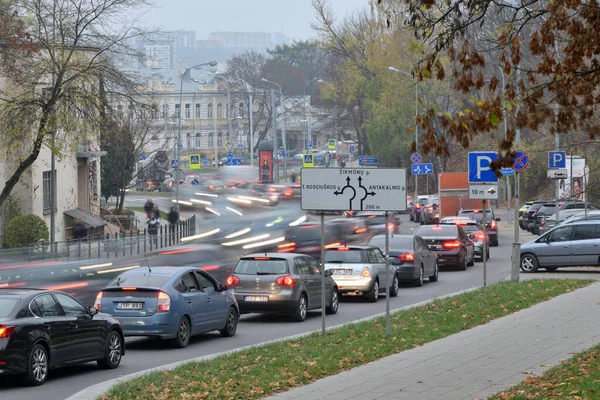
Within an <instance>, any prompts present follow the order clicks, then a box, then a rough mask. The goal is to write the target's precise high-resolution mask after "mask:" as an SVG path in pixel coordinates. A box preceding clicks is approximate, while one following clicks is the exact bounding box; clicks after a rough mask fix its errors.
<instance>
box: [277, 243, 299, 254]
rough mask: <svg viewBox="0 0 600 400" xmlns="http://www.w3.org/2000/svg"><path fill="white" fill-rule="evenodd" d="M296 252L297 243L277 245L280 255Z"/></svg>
mask: <svg viewBox="0 0 600 400" xmlns="http://www.w3.org/2000/svg"><path fill="white" fill-rule="evenodd" d="M294 251H296V243H295V242H290V243H281V244H279V245H277V252H278V253H293V252H294Z"/></svg>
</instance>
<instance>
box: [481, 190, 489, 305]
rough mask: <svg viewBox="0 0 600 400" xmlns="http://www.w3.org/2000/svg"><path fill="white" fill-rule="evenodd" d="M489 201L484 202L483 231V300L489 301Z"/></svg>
mask: <svg viewBox="0 0 600 400" xmlns="http://www.w3.org/2000/svg"><path fill="white" fill-rule="evenodd" d="M486 203H487V201H485V200H483V201H482V204H483V229H484V230H485V240H484V241H483V300H487V252H488V232H487V215H486V214H487V209H486Z"/></svg>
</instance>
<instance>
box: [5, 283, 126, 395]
mask: <svg viewBox="0 0 600 400" xmlns="http://www.w3.org/2000/svg"><path fill="white" fill-rule="evenodd" d="M124 354H125V346H124V339H123V332H122V331H121V327H120V325H119V323H118V322H117V321H116V320H115V319H114V318H113V317H111V316H110V315H108V314H102V313H99V312H98V310H97V309H95V308H94V307H89V308H88V307H85V306H84V305H83V304H81V303H80V302H79V301H78V300H76V299H75V298H73V297H71V296H69V295H68V294H66V293H64V292H59V291H56V290H43V289H28V288H10V289H0V372H2V373H10V374H13V373H14V374H21V375H24V378H25V381H26V382H27V383H28V384H30V385H34V386H37V385H41V384H42V383H44V381H45V380H46V378H47V377H48V371H49V370H50V369H52V368H57V367H63V366H67V365H74V364H83V363H87V362H90V361H96V362H98V365H99V366H100V367H101V368H105V369H113V368H117V367H118V366H119V364H120V363H121V357H122V356H123V355H124Z"/></svg>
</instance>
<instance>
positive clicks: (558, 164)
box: [548, 151, 567, 169]
mask: <svg viewBox="0 0 600 400" xmlns="http://www.w3.org/2000/svg"><path fill="white" fill-rule="evenodd" d="M548 168H550V169H552V168H557V169H565V168H567V153H566V152H564V151H549V152H548Z"/></svg>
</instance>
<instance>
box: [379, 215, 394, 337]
mask: <svg viewBox="0 0 600 400" xmlns="http://www.w3.org/2000/svg"><path fill="white" fill-rule="evenodd" d="M389 215H390V214H389V212H387V211H386V212H385V275H386V277H387V278H386V285H385V336H386V337H390V278H391V277H392V276H391V275H392V271H390V229H389V224H390V217H389ZM375 295H376V296H377V294H375Z"/></svg>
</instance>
